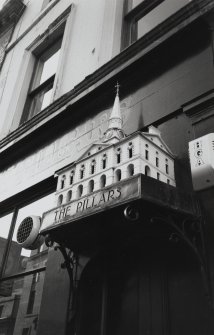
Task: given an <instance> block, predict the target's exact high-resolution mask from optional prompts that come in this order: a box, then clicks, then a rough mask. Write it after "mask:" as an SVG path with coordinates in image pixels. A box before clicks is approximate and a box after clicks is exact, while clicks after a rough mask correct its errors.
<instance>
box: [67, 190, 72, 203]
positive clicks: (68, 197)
mask: <svg viewBox="0 0 214 335" xmlns="http://www.w3.org/2000/svg"><path fill="white" fill-rule="evenodd" d="M71 199H72V190H69V191H68V193H67V196H66V202H69V201H71Z"/></svg>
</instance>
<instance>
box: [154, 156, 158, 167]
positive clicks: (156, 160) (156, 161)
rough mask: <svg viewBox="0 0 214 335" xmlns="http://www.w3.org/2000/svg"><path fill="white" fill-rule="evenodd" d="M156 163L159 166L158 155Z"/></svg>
mask: <svg viewBox="0 0 214 335" xmlns="http://www.w3.org/2000/svg"><path fill="white" fill-rule="evenodd" d="M155 163H156V166H157V167H159V158H158V157H156V159H155Z"/></svg>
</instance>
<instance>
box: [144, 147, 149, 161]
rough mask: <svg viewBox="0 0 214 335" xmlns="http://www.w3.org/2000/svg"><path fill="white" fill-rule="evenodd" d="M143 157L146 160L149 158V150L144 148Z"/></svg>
mask: <svg viewBox="0 0 214 335" xmlns="http://www.w3.org/2000/svg"><path fill="white" fill-rule="evenodd" d="M145 158H146V159H147V160H148V159H149V151H148V150H147V149H146V150H145Z"/></svg>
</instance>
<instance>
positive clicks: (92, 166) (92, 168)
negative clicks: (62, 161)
mask: <svg viewBox="0 0 214 335" xmlns="http://www.w3.org/2000/svg"><path fill="white" fill-rule="evenodd" d="M128 153H129V158H132V156H133V145H132V142H130V143H129V146H128ZM116 156H117V163H118V164H119V163H120V162H121V148H118V149H117V154H116ZM101 167H102V169H106V168H107V155H106V154H103V157H102V161H101ZM95 172H96V160H95V159H93V160H92V161H91V164H90V172H89V173H90V174H94V173H95ZM74 174H75V172H74V171H73V170H72V171H71V174H70V185H72V184H73V182H74ZM84 176H85V165H84V164H82V165H81V167H80V171H79V179H83V178H84ZM65 179H66V176H65V175H64V176H62V178H61V185H60V189H63V188H64V187H65Z"/></svg>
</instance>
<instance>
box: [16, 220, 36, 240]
mask: <svg viewBox="0 0 214 335" xmlns="http://www.w3.org/2000/svg"><path fill="white" fill-rule="evenodd" d="M32 227H33V219H32V218H31V217H30V216H28V217H27V218H25V219H24V220H23V221H22V223H21V224H20V226H19V229H18V231H17V242H18V243H23V242H25V241H26V239H27V238H28V237H29V235H30V233H31V231H32Z"/></svg>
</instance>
